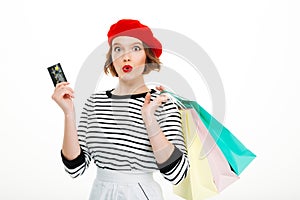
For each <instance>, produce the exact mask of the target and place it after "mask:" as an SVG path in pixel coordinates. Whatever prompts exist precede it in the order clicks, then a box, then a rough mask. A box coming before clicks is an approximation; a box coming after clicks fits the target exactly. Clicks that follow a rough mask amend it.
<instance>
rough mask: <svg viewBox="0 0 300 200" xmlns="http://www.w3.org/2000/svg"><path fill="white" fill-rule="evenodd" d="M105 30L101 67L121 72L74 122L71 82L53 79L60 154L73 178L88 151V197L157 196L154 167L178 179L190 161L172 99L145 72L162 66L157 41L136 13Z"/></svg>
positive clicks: (82, 167) (132, 198) (80, 171)
mask: <svg viewBox="0 0 300 200" xmlns="http://www.w3.org/2000/svg"><path fill="white" fill-rule="evenodd" d="M107 36H108V43H109V45H110V49H109V51H108V53H107V61H106V63H105V67H104V71H105V73H107V74H108V73H110V74H112V75H113V76H115V77H118V80H119V82H118V85H117V86H116V88H114V89H112V90H109V91H103V92H96V93H94V94H92V95H91V96H90V97H89V98H88V99H87V101H86V103H85V105H84V107H83V111H82V113H81V116H80V122H79V125H78V128H76V122H75V112H74V105H73V102H72V98H74V91H73V90H72V89H71V88H70V87H69V86H68V84H69V83H60V84H57V86H56V88H55V91H54V93H53V95H52V98H53V99H54V100H55V101H56V103H57V104H58V105H59V106H60V107H61V108H62V110H63V111H64V114H65V130H64V139H63V146H62V151H61V156H62V161H63V163H64V165H65V169H66V171H67V172H68V173H69V174H70V175H71V176H72V177H73V178H75V177H77V176H79V175H81V174H83V173H84V171H85V170H86V169H87V168H88V166H89V163H90V161H91V158H93V160H94V162H95V164H96V166H97V177H96V179H95V181H94V184H93V188H92V191H91V194H90V199H91V200H94V199H105V200H110V199H118V200H123V199H130V200H135V199H150V200H152V199H157V200H161V199H163V195H162V192H161V189H160V187H159V184H158V183H156V182H155V181H154V180H153V177H152V174H153V172H154V171H156V170H160V172H161V174H162V175H163V176H164V177H165V179H167V180H168V181H170V182H172V183H173V184H178V183H179V182H180V181H182V180H183V179H184V178H185V177H186V175H187V171H188V168H189V163H188V159H187V155H186V148H185V144H184V139H183V137H182V130H181V121H180V114H179V112H178V109H177V107H176V105H175V104H173V103H172V102H171V101H170V100H168V98H167V97H166V96H163V95H159V91H156V90H154V89H149V88H148V87H147V85H146V84H145V82H144V74H147V73H149V72H150V71H152V70H157V71H159V69H160V61H159V57H160V55H161V53H162V46H161V43H160V42H159V41H158V40H157V39H156V38H155V37H154V36H153V33H152V31H151V30H150V29H149V27H147V26H145V25H143V24H141V23H140V22H139V21H138V20H132V19H123V20H119V21H118V22H117V23H115V24H113V25H112V26H111V27H110V30H109V32H108V34H107ZM157 89H158V90H161V87H157Z"/></svg>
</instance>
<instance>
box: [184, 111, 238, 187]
mask: <svg viewBox="0 0 300 200" xmlns="http://www.w3.org/2000/svg"><path fill="white" fill-rule="evenodd" d="M185 112H188V114H189V115H191V117H192V119H193V121H194V123H195V124H196V127H197V134H198V137H199V139H200V141H206V142H210V143H211V144H212V143H213V140H214V139H213V138H212V136H211V135H210V134H209V132H208V130H207V128H206V127H205V125H204V124H203V122H202V121H201V119H200V118H199V116H198V114H197V112H196V111H195V110H194V109H187V110H186V111H185ZM202 148H203V145H202ZM198 153H199V158H200V159H201V156H200V152H198ZM207 159H208V163H209V166H210V169H211V172H212V176H213V180H214V183H215V185H216V187H217V189H218V192H221V191H223V190H224V189H225V188H226V187H228V186H229V185H231V184H232V183H234V182H235V181H236V180H238V179H239V177H238V176H237V175H236V174H235V173H234V172H233V171H232V170H231V168H230V166H229V164H228V162H227V160H226V158H225V157H224V155H223V153H222V151H221V150H220V148H219V147H218V146H217V145H214V146H213V147H212V148H211V150H210V151H209V153H208V154H207Z"/></svg>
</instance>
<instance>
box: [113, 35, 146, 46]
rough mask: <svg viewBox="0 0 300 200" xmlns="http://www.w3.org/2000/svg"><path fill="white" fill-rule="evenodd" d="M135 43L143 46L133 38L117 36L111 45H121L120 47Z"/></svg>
mask: <svg viewBox="0 0 300 200" xmlns="http://www.w3.org/2000/svg"><path fill="white" fill-rule="evenodd" d="M135 43H140V44H143V42H142V41H141V40H139V39H137V38H135V37H130V36H118V37H116V38H114V39H113V41H112V45H116V44H121V45H131V44H135Z"/></svg>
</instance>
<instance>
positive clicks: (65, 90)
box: [52, 82, 74, 115]
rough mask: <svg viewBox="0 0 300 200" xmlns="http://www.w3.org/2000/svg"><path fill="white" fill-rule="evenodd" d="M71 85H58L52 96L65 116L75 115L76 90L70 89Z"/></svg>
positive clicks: (66, 83)
mask: <svg viewBox="0 0 300 200" xmlns="http://www.w3.org/2000/svg"><path fill="white" fill-rule="evenodd" d="M69 84H70V83H68V82H62V83H58V84H57V85H56V87H55V89H54V93H53V94H52V99H53V100H54V101H55V102H56V103H57V104H58V105H59V107H60V108H61V109H62V110H63V111H64V113H65V115H67V114H72V113H74V104H73V101H72V98H74V90H73V89H72V88H70V87H68V85H69Z"/></svg>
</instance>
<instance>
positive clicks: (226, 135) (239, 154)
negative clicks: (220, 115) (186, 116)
mask: <svg viewBox="0 0 300 200" xmlns="http://www.w3.org/2000/svg"><path fill="white" fill-rule="evenodd" d="M161 93H167V94H169V95H171V99H173V100H174V103H176V104H177V105H178V106H179V107H181V108H185V109H187V108H193V109H194V110H195V111H196V112H197V114H198V115H199V117H200V119H201V120H202V122H203V123H204V125H205V126H206V128H207V129H208V131H209V133H210V134H211V136H212V137H213V139H214V140H215V142H216V144H217V145H218V146H219V148H220V149H221V151H222V153H223V154H224V156H225V158H226V160H227V161H228V163H229V164H230V166H231V168H232V170H233V171H234V172H235V173H236V174H237V175H240V174H241V173H242V171H243V170H244V169H245V168H246V167H247V166H248V165H249V164H250V163H251V161H252V160H253V159H254V158H255V157H256V155H255V154H254V153H252V152H251V151H250V150H249V149H247V148H246V147H245V146H244V145H243V144H242V143H241V142H240V141H239V140H238V139H237V138H236V137H235V136H234V135H233V134H232V133H231V132H230V131H229V130H228V129H227V128H226V127H224V126H223V125H222V124H221V123H220V122H219V121H218V120H216V119H215V118H214V117H213V116H212V115H211V114H209V113H208V112H207V111H206V110H205V109H204V108H203V107H202V106H200V105H199V104H198V103H197V102H196V101H191V100H188V99H185V98H183V97H180V96H178V95H176V94H174V93H172V92H169V91H162V92H161Z"/></svg>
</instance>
